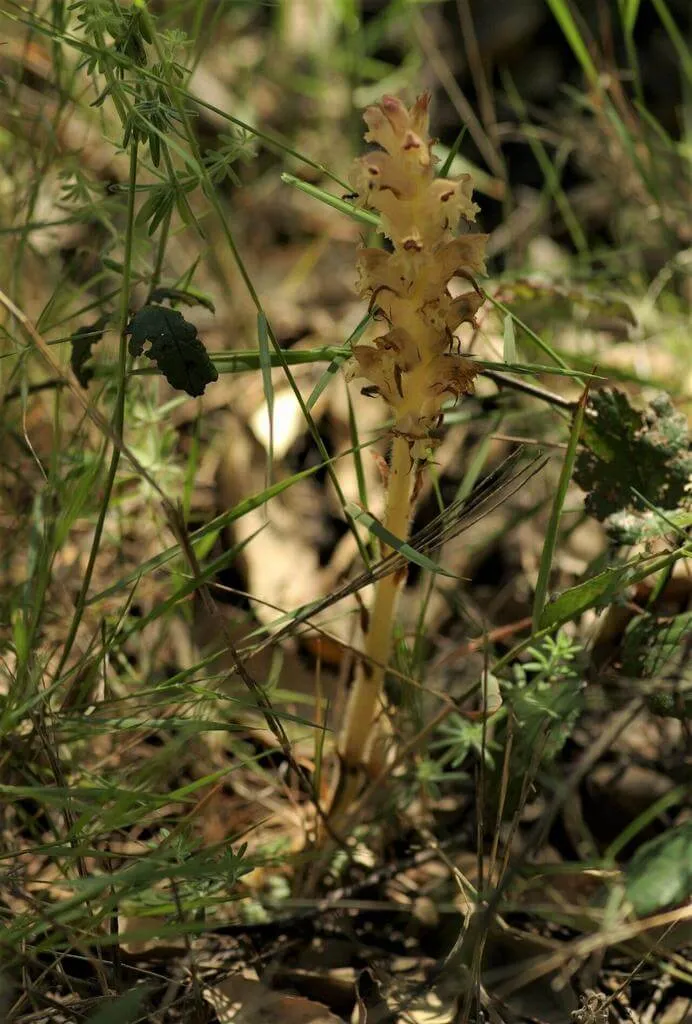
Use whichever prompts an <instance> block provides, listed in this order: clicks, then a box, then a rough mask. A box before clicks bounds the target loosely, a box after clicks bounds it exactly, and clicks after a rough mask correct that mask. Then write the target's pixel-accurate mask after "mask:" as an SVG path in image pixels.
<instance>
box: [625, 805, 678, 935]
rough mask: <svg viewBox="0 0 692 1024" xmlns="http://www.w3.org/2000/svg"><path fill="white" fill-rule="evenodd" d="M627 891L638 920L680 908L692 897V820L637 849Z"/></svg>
mask: <svg viewBox="0 0 692 1024" xmlns="http://www.w3.org/2000/svg"><path fill="white" fill-rule="evenodd" d="M625 891H626V893H627V898H628V899H629V901H630V903H631V904H632V906H633V907H634V911H635V913H636V914H637V916H638V917H647V916H648V915H649V914H655V913H656V912H657V911H659V910H663V909H665V908H666V907H674V906H677V905H678V904H680V903H684V901H685V900H687V899H688V898H689V897H690V896H691V895H692V821H686V822H685V823H684V824H682V825H678V826H677V827H676V828H671V829H669V830H668V831H667V832H664V833H663V835H662V836H658V838H656V839H652V840H651V842H650V843H645V844H644V845H643V846H641V847H640V848H639V850H637V852H636V854H635V855H634V857H633V858H632V860H631V861H630V864H629V866H628V867H627V870H626V873H625Z"/></svg>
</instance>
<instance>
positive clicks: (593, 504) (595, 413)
mask: <svg viewBox="0 0 692 1024" xmlns="http://www.w3.org/2000/svg"><path fill="white" fill-rule="evenodd" d="M582 440H583V442H584V444H585V448H584V449H583V450H582V451H581V452H580V453H579V455H578V457H577V461H576V465H575V471H574V478H575V480H576V482H577V483H578V484H579V486H580V487H582V488H583V489H584V490H585V491H586V492H587V497H586V508H587V511H588V512H589V513H590V514H591V515H593V516H595V518H596V519H600V520H601V521H604V520H607V519H608V517H609V516H611V515H613V514H615V513H617V512H621V511H622V510H623V509H645V508H647V506H646V504H645V503H644V502H643V501H642V500H641V498H639V497H638V495H637V494H635V493H634V492H635V491H638V492H639V493H640V494H641V495H643V497H644V498H645V499H646V500H647V501H648V502H650V503H651V504H652V505H655V506H657V507H658V508H662V509H674V508H677V506H678V505H680V504H681V502H682V501H683V500H684V498H685V494H686V488H687V486H688V484H689V481H690V478H692V454H691V453H690V451H689V447H688V440H687V421H686V419H685V417H684V416H683V415H682V414H681V413H678V412H676V411H675V409H674V408H673V404H672V402H671V400H670V398H669V397H668V395H665V394H662V395H659V396H658V397H657V398H656V399H654V401H653V402H652V403H651V404H650V406H649V407H648V409H647V410H646V411H645V412H639V411H638V410H637V409H634V408H633V407H632V406H631V405H630V403H629V400H628V398H627V395H626V394H625V393H624V392H623V391H619V390H618V389H617V388H602V389H600V390H598V391H594V392H593V393H592V394H591V396H590V398H589V404H588V406H587V410H586V415H585V417H584V426H583V429H582Z"/></svg>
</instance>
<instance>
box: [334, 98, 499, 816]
mask: <svg viewBox="0 0 692 1024" xmlns="http://www.w3.org/2000/svg"><path fill="white" fill-rule="evenodd" d="M429 103H430V96H429V94H423V95H422V96H419V97H418V99H417V100H416V102H415V103H414V104H413V106H412V107H411V108H410V109H407V107H405V106H404V104H403V103H402V102H401V101H400V100H398V99H396V98H395V97H393V96H385V97H383V99H382V101H381V102H380V103H379V104H378V105H376V106H372V107H368V108H367V110H366V111H365V114H364V120H365V122H366V124H367V126H368V131H367V132H366V134H365V140H366V142H373V143H376V144H377V145H378V146H379V147H381V148H380V149H378V150H375V151H374V152H371V153H368V154H366V155H365V156H363V157H361V158H360V159H359V160H357V161H356V164H355V167H354V169H353V172H352V174H351V176H350V179H349V181H350V184H351V185H352V186H353V189H354V193H355V196H356V202H357V204H358V205H360V206H364V207H366V208H368V209H371V210H375V211H377V212H378V213H379V215H380V221H379V230H380V231H381V233H382V234H383V235H385V237H386V238H388V239H389V241H390V242H391V251H388V250H387V249H384V248H382V249H375V248H366V247H363V248H361V249H360V252H359V256H358V271H359V282H358V289H359V292H360V294H361V295H362V296H364V297H369V300H370V309H371V311H376V314H377V317H378V318H379V319H380V320H381V321H382V322H383V324H384V326H385V328H386V330H385V332H384V333H383V334H381V335H380V336H379V337H377V338H375V340H374V341H373V342H372V343H369V344H362V345H356V346H355V347H354V349H353V358H352V360H351V363H350V366H349V368H348V374H349V376H351V377H359V378H365V379H366V380H367V381H368V382H369V383H368V385H367V386H366V388H365V389H364V390H365V392H366V393H367V394H370V395H380V396H381V397H382V398H384V400H385V401H386V402H387V404H388V406H389V408H390V410H391V414H392V416H393V425H392V427H391V435H392V445H391V455H390V460H389V469H388V473H387V507H386V513H385V520H384V527H385V530H387V531H389V533H391V534H394V536H395V537H397V538H398V539H399V540H401V541H404V540H406V537H407V534H408V529H409V521H410V519H411V513H412V509H413V505H414V503H415V498H416V494H417V493H418V491H419V489H420V484H421V478H422V477H421V474H422V471H423V469H424V467H425V464H426V462H427V460H428V459H429V458H430V455H431V452H432V451H433V449H434V445H435V439H436V433H437V429H438V428H439V426H440V424H441V422H442V406H443V403H444V402H445V401H446V400H448V398H449V396H450V395H451V396H453V398H455V399H458V398H459V397H460V396H461V395H463V394H469V393H470V392H472V391H473V380H474V377H475V376H476V374H477V373H478V369H479V368H478V366H477V365H476V364H475V363H474V362H473V361H472V360H471V359H468V358H465V357H464V356H462V355H460V354H459V353H458V351H457V352H455V351H454V349H455V346H456V348H457V349H458V348H459V346H458V343H456V339H455V337H454V331H456V330H457V329H458V328H459V327H460V325H461V324H464V323H470V324H473V323H474V316H475V314H476V312H477V311H478V309H479V307H480V306H481V304H482V302H483V295H482V293H481V292H480V289H479V288H478V285H477V284H476V282H475V280H474V275H475V274H482V273H483V272H484V270H485V265H484V254H485V244H486V240H487V236H486V235H482V234H470V233H465V234H457V229H458V226H459V223H460V221H465V222H467V223H468V222H471V221H473V220H474V219H475V215H476V212H477V211H478V207H477V206H476V204H475V203H473V202H472V200H471V193H472V184H471V179H470V176H469V175H467V174H465V175H462V176H461V177H460V178H458V179H456V180H452V179H447V178H437V177H435V164H436V162H437V158H436V157H435V156H433V153H432V145H433V142H432V140H431V139H430V136H429V133H428V130H429V118H428V108H429ZM453 278H463V279H465V280H466V281H468V282H469V283H470V284H471V285H472V289H471V290H467V291H465V292H463V293H462V294H461V295H459V296H457V297H454V296H453V295H452V293H451V291H450V287H449V286H450V283H451V281H452V279H453ZM388 551H389V549H387V550H386V551H385V552H383V554H387V553H388ZM403 578H404V576H403V575H402V574H401V573H394V574H392V575H389V576H385V577H383V578H382V579H379V580H378V581H377V583H376V585H375V592H374V600H373V605H372V608H371V611H370V616H369V623H368V625H367V629H366V636H365V643H364V657H363V658H362V659H360V661H359V664H358V667H357V669H356V678H355V682H354V685H353V688H352V690H351V694H350V698H349V703H348V708H347V713H346V721H345V725H344V728H343V731H342V734H341V737H340V744H339V753H340V756H341V768H342V771H341V777H340V779H339V785H338V786H337V789H336V793H335V795H334V798H333V801H332V809H331V814H332V820H333V821H334V820H336V819H338V818H339V817H340V816H341V815H342V814H343V812H344V811H345V810H346V809H347V808H348V806H349V805H350V804H351V802H352V801H353V799H354V798H355V796H356V795H357V793H358V790H359V788H360V780H361V775H362V770H363V768H366V769H368V770H369V772H370V773H371V774H372V773H375V772H377V771H378V770H380V769H381V767H382V763H383V762H382V744H379V743H377V742H376V741H375V736H376V732H377V730H376V728H375V723H376V718H377V715H378V710H379V707H380V700H381V693H382V684H383V680H384V672H385V668H386V665H387V662H388V661H389V657H390V654H391V645H392V625H393V618H394V613H395V607H396V599H397V595H398V593H399V590H400V587H401V585H402V583H403Z"/></svg>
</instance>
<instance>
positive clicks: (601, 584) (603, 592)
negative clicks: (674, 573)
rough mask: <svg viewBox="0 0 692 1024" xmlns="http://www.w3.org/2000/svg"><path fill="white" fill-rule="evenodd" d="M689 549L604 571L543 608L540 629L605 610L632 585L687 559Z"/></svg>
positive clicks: (636, 560) (640, 559) (639, 560)
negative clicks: (613, 599) (603, 608)
mask: <svg viewBox="0 0 692 1024" xmlns="http://www.w3.org/2000/svg"><path fill="white" fill-rule="evenodd" d="M688 553H689V552H688V549H687V548H680V549H678V550H677V551H674V552H672V553H671V554H669V555H661V556H660V557H659V556H653V557H648V558H639V559H635V560H634V561H632V562H625V563H622V564H621V565H616V566H612V567H611V568H608V569H604V571H603V572H599V573H598V574H597V575H596V576H592V577H591V579H588V580H584V582H583V583H578V584H577V585H576V586H574V587H570V588H569V590H565V591H563V593H562V594H560V595H559V597H556V598H555V599H554V600H553V601H550V602H549V604H547V605H546V606H545V608H544V609H543V613H542V615H541V618H540V622H539V627H540V629H552V628H555V627H556V626H561V625H562V624H563V623H565V622H569V621H570V619H575V618H577V616H579V615H581V614H582V613H583V612H585V611H587V610H588V609H589V608H596V607H602V606H604V605H605V604H608V603H609V602H610V600H611V599H612V598H613V596H614V595H615V594H616V593H617V591H618V590H621V589H622V588H623V587H627V586H631V585H632V584H634V583H638V582H639V581H640V580H643V579H646V577H647V576H650V575H652V574H653V573H656V572H659V571H660V570H661V569H665V568H667V567H668V566H669V565H670V564H671V563H672V562H675V561H677V560H678V559H679V558H684V557H685V556H686V555H687V554H688Z"/></svg>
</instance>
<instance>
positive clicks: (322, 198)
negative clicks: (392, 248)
mask: <svg viewBox="0 0 692 1024" xmlns="http://www.w3.org/2000/svg"><path fill="white" fill-rule="evenodd" d="M281 180H282V181H283V182H284V184H285V185H293V186H294V187H295V188H299V189H300V190H301V192H305V193H306V194H307V195H309V196H311V197H312V198H313V199H317V200H319V202H321V203H324V204H325V205H326V206H331V207H332V209H334V210H338V211H339V213H345V214H346V216H347V217H351V218H353V220H357V221H360V223H361V224H367V225H368V227H371V228H377V227H379V225H380V218H379V217H378V215H377V214H376V213H373V212H372V211H371V210H364V209H363V208H362V207H360V206H354V205H353V203H349V202H348V200H346V199H340V198H339V197H338V196H333V195H332V194H331V192H325V190H324V189H323V188H318V186H317V185H311V184H310V183H309V182H308V181H302V180H301V179H300V178H296V176H295V175H294V174H288V173H286V172H284V173H283V174H282V175H281Z"/></svg>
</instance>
